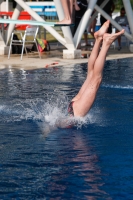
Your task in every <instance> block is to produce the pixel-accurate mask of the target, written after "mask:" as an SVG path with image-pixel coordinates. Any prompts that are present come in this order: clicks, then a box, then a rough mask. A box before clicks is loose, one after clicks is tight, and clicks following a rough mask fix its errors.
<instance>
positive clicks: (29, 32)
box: [8, 27, 41, 60]
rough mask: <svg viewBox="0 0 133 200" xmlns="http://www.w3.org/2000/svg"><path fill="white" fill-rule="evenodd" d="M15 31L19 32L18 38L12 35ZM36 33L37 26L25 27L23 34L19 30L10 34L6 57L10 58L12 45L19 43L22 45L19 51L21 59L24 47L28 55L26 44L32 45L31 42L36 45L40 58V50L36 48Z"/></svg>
mask: <svg viewBox="0 0 133 200" xmlns="http://www.w3.org/2000/svg"><path fill="white" fill-rule="evenodd" d="M15 33H19V34H20V40H15V39H13V36H14V34H15ZM37 33H38V27H26V30H25V32H24V35H22V33H21V32H18V31H17V32H16V31H14V32H13V33H12V35H11V41H10V47H9V53H8V59H9V58H10V53H11V47H12V45H21V46H22V51H21V60H22V57H23V52H24V49H25V52H26V54H27V55H28V53H27V49H26V46H28V47H29V46H33V44H35V45H36V48H37V51H38V54H39V57H40V58H41V55H40V52H39V49H38V45H37V41H36V37H37ZM27 36H28V37H29V38H30V40H27Z"/></svg>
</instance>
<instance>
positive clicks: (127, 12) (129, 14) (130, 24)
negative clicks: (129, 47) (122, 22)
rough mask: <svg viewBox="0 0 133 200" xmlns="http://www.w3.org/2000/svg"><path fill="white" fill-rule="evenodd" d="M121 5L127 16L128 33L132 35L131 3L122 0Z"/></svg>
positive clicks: (132, 15) (132, 16)
mask: <svg viewBox="0 0 133 200" xmlns="http://www.w3.org/2000/svg"><path fill="white" fill-rule="evenodd" d="M123 4H124V7H125V10H126V15H127V18H128V22H129V26H130V31H131V33H132V35H133V11H132V7H131V3H130V1H129V0H123Z"/></svg>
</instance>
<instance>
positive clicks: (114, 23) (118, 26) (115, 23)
mask: <svg viewBox="0 0 133 200" xmlns="http://www.w3.org/2000/svg"><path fill="white" fill-rule="evenodd" d="M95 9H96V10H97V11H98V12H100V13H101V14H102V15H103V16H104V18H105V19H107V20H109V21H110V22H111V24H112V25H113V26H114V27H116V28H117V29H118V30H119V31H121V30H122V29H123V28H122V27H121V26H120V25H119V24H118V23H117V22H116V21H114V20H113V19H112V18H111V17H110V16H109V15H108V14H107V13H106V12H105V11H103V10H102V9H101V8H100V7H99V6H97V5H96V6H95ZM124 35H125V36H126V37H127V38H128V39H129V40H131V41H133V37H132V35H130V34H129V33H127V32H126V31H125V33H124Z"/></svg>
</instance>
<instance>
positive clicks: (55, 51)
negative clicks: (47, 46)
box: [0, 43, 133, 70]
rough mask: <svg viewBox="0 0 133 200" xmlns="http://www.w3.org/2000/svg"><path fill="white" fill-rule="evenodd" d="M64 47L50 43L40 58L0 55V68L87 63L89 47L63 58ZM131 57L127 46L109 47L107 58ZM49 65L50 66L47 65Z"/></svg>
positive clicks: (33, 54) (36, 56) (132, 54)
mask: <svg viewBox="0 0 133 200" xmlns="http://www.w3.org/2000/svg"><path fill="white" fill-rule="evenodd" d="M63 49H64V47H63V46H62V45H59V46H57V43H56V44H52V43H51V51H50V52H44V53H42V59H40V58H39V57H38V53H32V54H29V57H27V56H26V55H25V54H24V56H23V60H22V61H21V60H20V55H18V54H17V55H15V54H12V55H11V57H10V59H9V60H8V58H7V55H4V56H3V55H2V56H0V69H3V68H6V67H7V68H9V67H12V68H21V69H25V70H32V69H39V68H45V67H46V65H47V64H51V63H54V62H57V63H58V64H56V65H54V66H61V67H62V66H67V65H68V66H70V65H74V64H80V63H87V62H88V59H89V57H88V58H83V57H84V56H85V57H87V56H88V55H89V54H90V53H91V50H90V47H86V48H85V47H82V54H83V55H84V56H83V57H82V58H80V59H63V58H62V55H63V53H62V50H63ZM129 57H130V58H133V53H131V52H130V51H129V48H128V47H123V48H122V49H121V51H118V50H117V48H116V49H114V48H113V47H112V48H110V49H109V52H108V55H107V60H112V59H122V58H129ZM49 67H52V65H51V66H49Z"/></svg>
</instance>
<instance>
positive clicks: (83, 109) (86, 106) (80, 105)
mask: <svg viewBox="0 0 133 200" xmlns="http://www.w3.org/2000/svg"><path fill="white" fill-rule="evenodd" d="M123 33H124V29H123V30H122V31H120V32H118V33H115V34H108V33H105V34H104V35H103V45H102V48H101V51H100V53H99V55H98V57H97V59H96V61H95V64H94V69H93V73H92V75H91V77H89V81H88V85H87V87H86V89H85V90H84V91H83V93H82V95H81V97H80V98H79V99H78V100H76V101H75V102H74V104H73V110H74V116H80V117H82V116H85V115H86V114H87V113H88V111H89V110H90V108H91V106H92V104H93V102H94V100H95V97H96V94H97V90H98V88H99V86H100V83H101V81H102V72H103V68H104V63H105V60H106V54H107V52H108V49H109V47H110V45H111V44H112V42H113V41H114V40H116V38H118V37H119V36H120V35H122V34H123Z"/></svg>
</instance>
